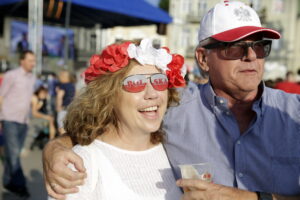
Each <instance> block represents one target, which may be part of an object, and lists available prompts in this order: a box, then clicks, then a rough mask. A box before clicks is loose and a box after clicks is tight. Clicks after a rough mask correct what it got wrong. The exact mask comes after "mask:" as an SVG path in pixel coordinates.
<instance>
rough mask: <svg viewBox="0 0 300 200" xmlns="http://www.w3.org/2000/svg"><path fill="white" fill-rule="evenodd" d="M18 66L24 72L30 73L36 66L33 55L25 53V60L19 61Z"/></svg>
mask: <svg viewBox="0 0 300 200" xmlns="http://www.w3.org/2000/svg"><path fill="white" fill-rule="evenodd" d="M20 64H21V67H23V69H24V70H25V71H26V72H31V71H32V69H33V68H34V66H35V64H36V60H35V55H34V54H31V53H27V54H26V56H25V58H24V59H23V60H21V62H20Z"/></svg>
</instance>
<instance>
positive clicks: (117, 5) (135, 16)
mask: <svg viewBox="0 0 300 200" xmlns="http://www.w3.org/2000/svg"><path fill="white" fill-rule="evenodd" d="M67 1H68V0H62V2H63V4H64V5H63V9H62V13H61V17H59V18H55V17H53V16H44V21H46V22H50V23H51V22H52V23H59V24H64V22H65V19H64V18H65V12H66V3H67ZM49 2H50V1H46V0H45V1H44V9H45V10H46V9H47V8H46V7H47V6H48V5H49ZM55 2H56V3H57V2H59V0H55ZM71 2H72V4H71V16H70V24H71V25H75V26H83V27H93V26H94V25H95V24H96V23H98V24H101V27H102V28H108V27H112V26H134V25H147V24H161V23H163V24H168V23H171V22H172V18H171V17H170V16H169V15H168V13H166V12H165V11H163V10H161V9H160V8H157V7H154V6H152V5H151V4H149V3H147V2H146V1H144V0H72V1H71ZM44 13H45V12H44ZM4 16H14V17H24V18H27V16H28V0H1V1H0V18H2V19H3V17H4Z"/></svg>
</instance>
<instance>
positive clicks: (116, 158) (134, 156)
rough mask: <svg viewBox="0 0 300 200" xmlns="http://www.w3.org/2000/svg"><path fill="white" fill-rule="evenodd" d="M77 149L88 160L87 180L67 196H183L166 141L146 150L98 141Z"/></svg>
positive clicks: (173, 199)
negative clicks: (170, 161)
mask: <svg viewBox="0 0 300 200" xmlns="http://www.w3.org/2000/svg"><path fill="white" fill-rule="evenodd" d="M73 150H74V151H75V152H76V153H77V154H78V155H80V156H81V157H82V159H83V161H84V166H85V167H86V170H87V179H86V180H85V184H84V185H83V186H81V187H80V188H79V190H80V191H79V193H77V194H69V195H67V199H68V200H75V199H76V200H96V199H97V200H119V199H122V200H177V199H180V196H181V191H180V189H179V188H178V187H177V186H176V184H175V178H174V175H173V172H172V169H171V167H170V164H169V161H168V159H167V156H166V153H165V150H164V148H163V146H162V144H159V145H157V146H155V147H153V148H151V149H148V150H145V151H127V150H124V149H120V148H117V147H115V146H112V145H109V144H107V143H104V142H102V141H99V140H95V141H94V142H93V143H92V144H90V145H88V146H80V145H76V146H75V147H73ZM73 169H74V167H73Z"/></svg>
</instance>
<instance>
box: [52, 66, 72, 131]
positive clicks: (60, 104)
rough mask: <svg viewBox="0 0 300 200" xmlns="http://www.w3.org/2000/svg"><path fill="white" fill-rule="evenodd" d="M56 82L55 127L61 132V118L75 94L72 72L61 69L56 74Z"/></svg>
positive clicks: (62, 118)
mask: <svg viewBox="0 0 300 200" xmlns="http://www.w3.org/2000/svg"><path fill="white" fill-rule="evenodd" d="M58 80H59V82H58V84H57V87H56V111H57V127H58V132H59V134H63V133H64V132H65V131H64V129H63V120H64V117H65V115H66V113H67V111H66V108H67V106H68V105H69V104H70V103H71V101H72V100H73V98H74V96H75V84H74V82H75V80H74V77H73V76H72V74H71V73H70V72H69V71H67V70H63V71H61V72H60V73H59V75H58Z"/></svg>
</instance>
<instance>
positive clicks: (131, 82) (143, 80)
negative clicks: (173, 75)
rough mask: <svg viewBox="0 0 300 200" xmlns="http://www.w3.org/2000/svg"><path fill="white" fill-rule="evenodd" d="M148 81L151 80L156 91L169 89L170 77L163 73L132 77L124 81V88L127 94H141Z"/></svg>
mask: <svg viewBox="0 0 300 200" xmlns="http://www.w3.org/2000/svg"><path fill="white" fill-rule="evenodd" d="M148 79H150V83H151V85H152V87H153V88H154V89H155V90H158V91H164V90H166V89H167V88H168V85H169V80H168V77H167V76H166V75H165V74H161V73H156V74H135V75H131V76H128V77H126V78H125V79H124V80H123V82H122V86H123V89H124V90H125V91H127V92H132V93H137V92H141V91H143V90H144V89H145V88H146V85H147V82H148Z"/></svg>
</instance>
